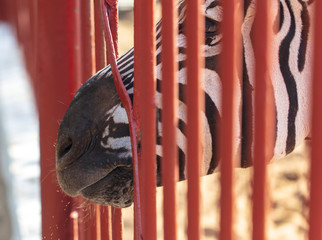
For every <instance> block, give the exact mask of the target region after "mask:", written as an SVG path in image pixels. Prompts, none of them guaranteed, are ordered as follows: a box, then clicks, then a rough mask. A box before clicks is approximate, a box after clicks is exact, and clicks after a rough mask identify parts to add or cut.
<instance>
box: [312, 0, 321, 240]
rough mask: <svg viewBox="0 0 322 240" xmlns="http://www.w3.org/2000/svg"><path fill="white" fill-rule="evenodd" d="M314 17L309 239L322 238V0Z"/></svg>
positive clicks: (316, 7)
mask: <svg viewBox="0 0 322 240" xmlns="http://www.w3.org/2000/svg"><path fill="white" fill-rule="evenodd" d="M315 4H316V5H315V15H314V16H315V17H314V23H313V24H314V64H313V88H312V93H313V106H312V107H313V108H312V110H313V111H312V151H311V188H310V217H309V226H310V228H309V239H310V240H313V239H321V238H322V228H321V222H322V206H321V202H322V188H321V182H322V179H321V176H322V175H321V170H322V161H321V159H322V148H321V143H322V125H321V119H322V111H321V102H322V94H321V91H322V81H321V80H322V68H321V66H322V49H321V46H320V45H321V42H322V32H321V23H322V2H321V1H317V2H316V3H315Z"/></svg>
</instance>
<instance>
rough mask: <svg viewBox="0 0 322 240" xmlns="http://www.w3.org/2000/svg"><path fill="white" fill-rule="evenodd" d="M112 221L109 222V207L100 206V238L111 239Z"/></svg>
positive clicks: (103, 239)
mask: <svg viewBox="0 0 322 240" xmlns="http://www.w3.org/2000/svg"><path fill="white" fill-rule="evenodd" d="M111 226H112V223H111V207H110V206H102V207H101V239H102V240H111V239H112V228H111Z"/></svg>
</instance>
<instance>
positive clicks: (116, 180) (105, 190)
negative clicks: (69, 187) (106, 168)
mask: <svg viewBox="0 0 322 240" xmlns="http://www.w3.org/2000/svg"><path fill="white" fill-rule="evenodd" d="M80 195H82V196H83V197H84V198H86V199H88V200H90V201H92V202H94V203H97V204H100V205H110V206H113V207H118V208H125V207H129V206H131V204H132V202H133V173H132V168H130V167H117V168H115V169H114V170H113V171H111V172H110V173H109V174H108V175H106V176H105V177H104V178H102V179H100V180H99V181H97V182H95V183H93V184H91V185H89V186H87V187H86V188H84V189H82V190H81V191H80Z"/></svg>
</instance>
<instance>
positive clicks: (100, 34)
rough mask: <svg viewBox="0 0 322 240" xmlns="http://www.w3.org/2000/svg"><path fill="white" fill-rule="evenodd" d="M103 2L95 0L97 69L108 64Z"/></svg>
mask: <svg viewBox="0 0 322 240" xmlns="http://www.w3.org/2000/svg"><path fill="white" fill-rule="evenodd" d="M101 4H102V1H101V0H94V5H95V7H94V13H95V56H96V70H100V69H102V68H104V67H105V66H106V65H107V62H106V46H105V38H104V17H103V14H104V13H103V11H102V7H101ZM115 34H117V33H115ZM112 35H113V33H112Z"/></svg>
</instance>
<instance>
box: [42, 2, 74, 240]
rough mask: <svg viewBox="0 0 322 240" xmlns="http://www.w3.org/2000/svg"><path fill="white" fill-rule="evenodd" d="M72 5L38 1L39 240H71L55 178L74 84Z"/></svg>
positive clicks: (67, 215) (66, 210)
mask: <svg viewBox="0 0 322 240" xmlns="http://www.w3.org/2000/svg"><path fill="white" fill-rule="evenodd" d="M73 11H74V6H73V2H70V1H64V0H58V1H55V2H51V1H50V2H47V1H46V2H45V1H38V4H37V80H36V84H37V85H38V89H37V95H38V98H37V99H38V100H39V101H38V110H39V124H40V150H41V151H40V152H41V153H40V154H41V156H40V158H41V163H40V165H41V176H40V179H41V181H40V182H41V203H42V238H43V239H71V237H72V235H71V232H70V224H71V222H70V212H71V204H70V203H71V198H70V197H67V196H66V195H65V194H63V193H62V192H61V190H60V188H59V186H58V183H57V180H56V176H55V147H54V143H55V139H56V137H57V131H58V126H59V124H58V122H59V120H60V119H61V118H62V117H63V115H64V113H65V111H66V110H67V106H68V104H69V102H70V94H71V92H72V89H70V88H69V85H68V84H66V83H68V82H69V81H74V80H75V71H74V48H73V46H74V37H73Z"/></svg>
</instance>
